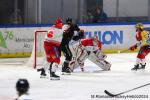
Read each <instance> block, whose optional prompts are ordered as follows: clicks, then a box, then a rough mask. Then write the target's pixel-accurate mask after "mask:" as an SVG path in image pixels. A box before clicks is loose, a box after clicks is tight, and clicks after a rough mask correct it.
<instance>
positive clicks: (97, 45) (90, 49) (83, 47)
mask: <svg viewBox="0 0 150 100" xmlns="http://www.w3.org/2000/svg"><path fill="white" fill-rule="evenodd" d="M74 47H75V48H73V47H72V49H74V50H72V52H74V53H73V54H74V59H73V60H72V61H71V63H70V67H71V69H72V71H73V70H74V69H75V68H77V67H79V66H80V68H81V71H84V61H85V60H86V59H89V60H90V61H92V62H93V63H95V64H96V65H97V66H99V67H100V68H101V69H102V70H104V71H109V70H110V67H111V64H110V63H109V62H107V61H106V60H105V58H106V55H105V54H104V53H102V51H101V47H102V44H101V42H100V41H99V40H98V37H97V36H94V37H93V38H87V39H82V40H81V41H80V43H79V45H78V44H76V46H74Z"/></svg>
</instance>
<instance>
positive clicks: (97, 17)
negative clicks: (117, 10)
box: [93, 7, 108, 23]
mask: <svg viewBox="0 0 150 100" xmlns="http://www.w3.org/2000/svg"><path fill="white" fill-rule="evenodd" d="M107 19H108V17H107V14H106V13H105V12H104V11H103V9H102V7H96V12H95V14H94V18H93V22H94V23H98V22H106V21H107Z"/></svg>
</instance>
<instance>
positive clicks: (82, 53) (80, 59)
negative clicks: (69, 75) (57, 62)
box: [70, 48, 88, 71]
mask: <svg viewBox="0 0 150 100" xmlns="http://www.w3.org/2000/svg"><path fill="white" fill-rule="evenodd" d="M87 58H88V53H87V51H86V50H83V49H80V48H79V50H78V53H77V56H76V59H73V60H72V61H71V63H70V68H71V70H72V71H73V70H74V69H76V68H77V67H79V66H80V68H81V71H84V61H85V60H86V59H87Z"/></svg>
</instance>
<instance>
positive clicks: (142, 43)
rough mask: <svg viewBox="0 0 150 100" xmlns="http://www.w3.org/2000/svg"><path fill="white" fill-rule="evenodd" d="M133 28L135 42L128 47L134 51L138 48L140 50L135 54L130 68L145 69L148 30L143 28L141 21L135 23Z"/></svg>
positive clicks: (148, 48) (149, 48)
mask: <svg viewBox="0 0 150 100" xmlns="http://www.w3.org/2000/svg"><path fill="white" fill-rule="evenodd" d="M135 28H136V40H137V43H136V44H134V45H133V46H131V47H130V48H129V49H130V50H132V51H134V50H135V49H137V48H140V50H139V52H138V55H137V59H136V64H135V65H134V68H132V69H131V70H138V69H145V66H146V61H145V57H146V56H147V55H148V54H149V52H150V34H149V32H147V31H145V30H144V26H143V24H142V23H138V24H136V25H135Z"/></svg>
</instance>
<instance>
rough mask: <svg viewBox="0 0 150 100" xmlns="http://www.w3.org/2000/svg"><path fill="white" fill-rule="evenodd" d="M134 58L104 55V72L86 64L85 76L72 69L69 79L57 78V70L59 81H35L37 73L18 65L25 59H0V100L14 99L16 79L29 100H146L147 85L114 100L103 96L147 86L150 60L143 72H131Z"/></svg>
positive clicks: (148, 96)
mask: <svg viewBox="0 0 150 100" xmlns="http://www.w3.org/2000/svg"><path fill="white" fill-rule="evenodd" d="M136 55H137V53H119V54H107V61H109V62H111V64H112V67H111V71H108V72H105V71H101V69H100V68H99V67H97V66H96V65H94V64H93V63H91V62H90V61H89V60H86V62H85V72H80V69H76V70H75V72H74V73H72V75H61V72H60V70H59V71H58V72H57V73H58V74H59V75H60V77H61V80H57V81H52V80H50V79H49V78H42V79H41V78H39V77H40V73H38V72H37V71H36V70H35V69H33V68H31V67H28V66H25V65H22V63H24V62H25V61H27V59H26V58H11V59H6V58H5V59H0V100H14V98H15V97H16V96H17V93H16V90H15V83H16V81H17V80H18V79H19V78H27V79H28V80H29V83H30V91H29V93H30V96H31V97H32V98H33V100H150V85H148V86H145V87H142V88H139V89H136V90H134V91H130V92H128V93H125V94H122V95H121V96H119V97H115V98H111V97H109V96H107V95H106V94H105V93H104V90H108V91H110V92H111V93H114V94H117V93H120V92H123V91H127V90H130V89H132V88H135V87H138V86H141V85H144V84H147V83H150V56H147V65H146V69H145V70H140V71H136V72H135V71H131V68H132V67H133V66H134V63H135V60H136ZM129 96H130V97H129ZM134 97H135V98H134ZM142 97H145V98H142Z"/></svg>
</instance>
